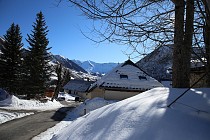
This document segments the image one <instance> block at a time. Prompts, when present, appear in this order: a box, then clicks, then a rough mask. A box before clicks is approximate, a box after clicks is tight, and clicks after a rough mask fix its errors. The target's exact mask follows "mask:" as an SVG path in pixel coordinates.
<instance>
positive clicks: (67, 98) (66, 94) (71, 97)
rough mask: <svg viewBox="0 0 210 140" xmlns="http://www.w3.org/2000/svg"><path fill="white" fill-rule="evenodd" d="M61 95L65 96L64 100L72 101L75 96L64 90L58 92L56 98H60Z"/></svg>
mask: <svg viewBox="0 0 210 140" xmlns="http://www.w3.org/2000/svg"><path fill="white" fill-rule="evenodd" d="M61 97H64V98H65V101H74V100H75V97H73V96H71V95H70V94H68V93H64V92H60V93H59V94H58V98H61Z"/></svg>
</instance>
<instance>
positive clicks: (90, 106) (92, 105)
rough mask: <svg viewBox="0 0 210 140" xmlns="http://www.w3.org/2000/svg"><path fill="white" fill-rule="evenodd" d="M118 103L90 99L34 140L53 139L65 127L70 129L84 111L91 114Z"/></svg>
mask: <svg viewBox="0 0 210 140" xmlns="http://www.w3.org/2000/svg"><path fill="white" fill-rule="evenodd" d="M114 102H116V101H114V100H113V101H111V100H109V101H107V100H104V99H102V98H94V99H88V100H86V101H85V102H84V103H83V104H81V105H80V106H79V107H77V108H75V109H74V110H73V111H72V112H69V113H68V115H67V116H66V118H65V119H64V120H63V121H61V122H60V123H58V124H56V125H55V126H54V127H52V128H49V129H48V130H47V131H45V132H43V133H41V134H39V135H38V136H36V137H34V138H33V140H49V139H52V137H53V135H54V134H56V133H58V132H59V131H61V130H62V129H65V127H68V126H69V125H71V123H72V121H73V120H75V119H76V118H78V117H80V116H83V115H84V113H85V112H84V110H86V113H89V112H90V111H92V110H95V109H98V108H100V107H103V106H105V105H108V104H111V103H114Z"/></svg>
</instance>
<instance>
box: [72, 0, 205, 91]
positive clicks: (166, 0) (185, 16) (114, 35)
mask: <svg viewBox="0 0 210 140" xmlns="http://www.w3.org/2000/svg"><path fill="white" fill-rule="evenodd" d="M69 1H70V2H71V3H73V4H75V5H76V6H78V7H79V8H80V9H81V10H82V11H83V13H84V14H85V15H86V16H87V17H88V18H90V19H93V20H94V21H95V22H94V23H96V24H94V26H93V31H91V35H92V33H95V34H93V35H92V36H91V35H87V34H86V36H87V37H88V38H90V39H91V40H93V41H95V42H98V43H100V42H102V41H106V40H108V41H110V42H115V43H119V44H126V45H129V46H130V47H131V48H132V49H133V51H134V52H138V53H139V54H140V55H141V54H145V53H146V52H149V51H151V49H154V48H156V47H159V46H161V45H165V44H173V43H174V47H173V48H174V49H173V78H172V79H173V87H189V86H190V60H191V52H192V46H195V45H196V44H197V45H198V44H201V42H204V41H203V40H202V39H201V38H200V37H201V32H200V31H201V30H200V28H197V30H195V32H194V28H195V27H194V26H193V25H194V24H196V21H195V20H194V14H195V12H194V10H195V8H194V7H195V4H194V1H195V0H141V1H136V0H117V1H112V0H99V1H95V0H69ZM197 1H199V2H200V1H205V0H197ZM205 2H206V1H205ZM196 6H197V5H196ZM174 7H175V8H174ZM174 11H175V14H174ZM199 20H202V18H200V19H199ZM97 22H99V23H100V26H99V24H97ZM198 26H199V25H198ZM193 33H194V36H193ZM95 36H97V37H95ZM98 37H100V38H99V40H95V38H97V39H98Z"/></svg>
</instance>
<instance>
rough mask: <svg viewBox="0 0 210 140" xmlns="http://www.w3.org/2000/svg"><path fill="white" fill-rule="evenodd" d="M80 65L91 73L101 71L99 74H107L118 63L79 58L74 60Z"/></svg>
mask: <svg viewBox="0 0 210 140" xmlns="http://www.w3.org/2000/svg"><path fill="white" fill-rule="evenodd" d="M72 61H73V62H75V63H76V64H78V65H79V66H80V67H82V68H83V69H85V70H86V71H87V72H89V73H99V74H106V73H107V72H109V71H110V70H112V69H113V68H115V67H116V66H117V65H118V63H96V62H93V61H83V62H82V61H79V60H72Z"/></svg>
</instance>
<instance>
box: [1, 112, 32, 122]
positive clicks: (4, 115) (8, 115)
mask: <svg viewBox="0 0 210 140" xmlns="http://www.w3.org/2000/svg"><path fill="white" fill-rule="evenodd" d="M31 114H34V113H33V112H30V113H18V112H6V111H0V124H2V123H5V122H7V121H10V120H13V119H17V118H22V117H24V116H28V115H31Z"/></svg>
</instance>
